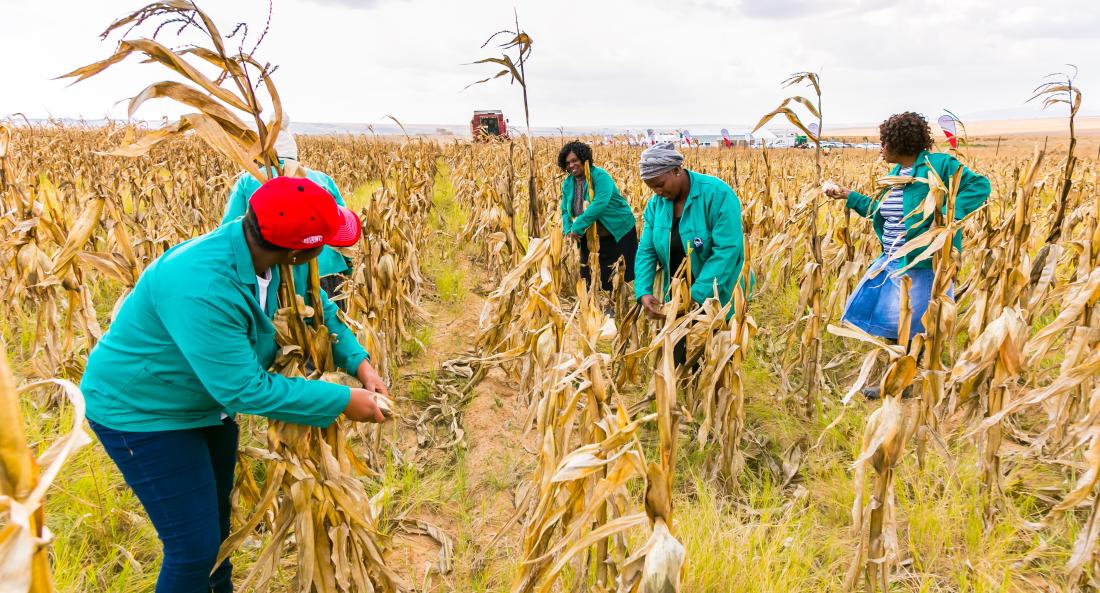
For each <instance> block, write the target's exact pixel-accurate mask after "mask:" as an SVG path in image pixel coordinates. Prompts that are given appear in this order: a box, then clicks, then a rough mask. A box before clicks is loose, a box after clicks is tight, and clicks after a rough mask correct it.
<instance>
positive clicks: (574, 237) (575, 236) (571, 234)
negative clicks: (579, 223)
mask: <svg viewBox="0 0 1100 593" xmlns="http://www.w3.org/2000/svg"><path fill="white" fill-rule="evenodd" d="M565 238H566V239H572V240H574V241H580V240H581V239H584V235H580V234H577V233H574V232H573V231H569V234H568V235H566V236H565Z"/></svg>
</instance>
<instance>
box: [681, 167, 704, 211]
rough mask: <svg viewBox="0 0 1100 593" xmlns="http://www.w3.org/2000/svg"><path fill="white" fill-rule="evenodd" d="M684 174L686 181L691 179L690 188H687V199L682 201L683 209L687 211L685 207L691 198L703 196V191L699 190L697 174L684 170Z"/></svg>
mask: <svg viewBox="0 0 1100 593" xmlns="http://www.w3.org/2000/svg"><path fill="white" fill-rule="evenodd" d="M684 172H685V173H687V174H688V179H691V187H690V188H688V197H687V199H685V200H684V209H685V210H686V209H687V205H688V204H690V203H691V200H692V198H698V197H699V196H701V195H703V190H701V189H699V186H700V185H701V183H700V178H699V174H698V173H696V172H695V171H689V170H687V169H684Z"/></svg>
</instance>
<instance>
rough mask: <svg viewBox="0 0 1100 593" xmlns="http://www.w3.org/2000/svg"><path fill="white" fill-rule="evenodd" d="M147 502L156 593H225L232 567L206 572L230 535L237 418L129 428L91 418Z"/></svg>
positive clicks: (229, 588)
mask: <svg viewBox="0 0 1100 593" xmlns="http://www.w3.org/2000/svg"><path fill="white" fill-rule="evenodd" d="M88 423H89V424H90V425H91V427H92V430H93V431H95V434H96V436H97V437H99V440H100V442H102V443H103V447H104V448H105V449H107V454H108V455H110V457H111V459H112V460H114V462H115V464H116V465H118V468H119V469H120V470H122V476H123V477H124V478H126V483H127V484H129V485H130V488H132V489H133V490H134V494H136V495H137V497H138V500H140V501H141V504H142V506H144V507H145V512H146V513H147V514H148V515H149V520H150V521H152V522H153V527H155V528H156V530H157V536H158V537H160V541H161V543H162V544H163V547H164V562H163V563H162V564H161V567H160V576H159V577H158V578H157V589H156V591H157V593H210V592H211V591H213V592H214V593H230V592H231V591H233V581H232V580H231V578H230V577H231V573H232V571H233V566H232V565H231V564H230V563H229V560H226V561H225V562H223V563H222V564H221V566H219V567H218V570H216V571H214V573H213V574H211V571H212V570H213V569H214V561H215V560H217V557H218V548H219V547H220V546H221V543H222V541H223V540H224V539H225V538H226V537H228V536H229V515H230V513H231V512H232V506H231V505H230V502H229V495H230V493H231V492H232V491H233V469H234V466H235V465H236V462H237V436H238V428H237V423H236V422H234V421H233V420H232V419H230V418H226V419H225V420H223V421H222V424H221V425H219V426H208V427H203V428H192V429H187V430H164V431H157V432H128V431H120V430H114V429H111V428H107V427H106V426H103V425H101V424H97V423H95V422H92V421H91V420H89V421H88Z"/></svg>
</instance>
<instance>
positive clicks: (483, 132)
mask: <svg viewBox="0 0 1100 593" xmlns="http://www.w3.org/2000/svg"><path fill="white" fill-rule="evenodd" d="M470 135H471V136H472V137H473V139H474V141H475V142H477V141H482V142H484V141H486V140H489V139H490V138H494V137H495V138H507V137H508V124H507V121H506V120H505V119H504V112H502V111H500V110H499V109H493V110H489V111H475V112H474V117H473V119H471V120H470Z"/></svg>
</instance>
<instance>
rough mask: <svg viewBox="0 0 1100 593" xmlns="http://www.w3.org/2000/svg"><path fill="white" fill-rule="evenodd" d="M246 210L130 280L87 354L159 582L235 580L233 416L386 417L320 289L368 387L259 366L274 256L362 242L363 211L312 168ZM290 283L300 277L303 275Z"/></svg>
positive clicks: (105, 430) (94, 412)
mask: <svg viewBox="0 0 1100 593" xmlns="http://www.w3.org/2000/svg"><path fill="white" fill-rule="evenodd" d="M249 204H250V208H249V211H248V213H247V214H246V215H245V216H244V217H243V218H241V219H238V220H235V221H233V222H230V223H228V224H226V225H224V226H222V227H220V228H218V229H217V230H215V231H213V232H211V233H208V234H206V235H203V236H201V237H198V238H196V239H192V240H190V241H187V242H185V243H182V244H180V245H177V246H175V247H173V248H171V249H169V250H168V251H166V252H165V253H164V255H162V256H161V257H159V258H158V259H157V260H156V261H155V262H153V264H152V265H150V266H149V267H148V268H147V269H146V270H145V272H144V273H143V274H142V275H141V277H140V278H139V279H138V282H137V285H136V286H134V289H133V292H131V294H130V295H129V296H128V297H127V298H126V300H125V301H124V302H123V304H122V307H121V308H120V309H119V311H118V315H117V317H116V318H115V320H114V322H113V323H112V324H111V326H110V328H109V330H108V331H107V333H106V334H105V335H104V336H103V339H102V340H100V342H99V343H98V344H97V345H96V347H95V348H94V349H93V350H92V352H91V354H90V355H89V356H88V364H87V368H86V370H85V373H84V377H83V379H82V381H81V387H82V389H83V391H84V396H85V398H86V400H87V405H88V419H89V424H90V425H91V427H92V430H93V431H95V433H96V435H97V436H98V437H99V440H100V441H101V442H102V443H103V446H104V447H105V448H106V449H107V453H108V455H110V457H111V459H113V460H114V462H115V463H116V464H117V465H118V467H119V469H120V470H121V471H122V475H123V477H125V478H126V482H127V483H128V484H129V485H130V487H131V488H133V490H134V492H135V493H136V494H137V496H138V499H139V500H140V501H141V503H142V505H143V506H144V507H145V510H146V512H147V513H148V515H149V518H150V520H151V521H152V522H153V526H154V527H156V530H157V535H158V536H159V537H160V539H161V542H162V543H163V546H164V562H163V564H162V566H161V572H160V576H159V577H158V579H157V588H156V590H157V592H158V593H166V592H170V593H176V592H181V591H187V592H199V591H214V592H215V593H226V592H229V591H232V581H231V579H230V576H231V575H230V573H231V570H232V568H231V566H230V564H229V562H228V561H226V562H224V563H223V564H222V565H221V566H219V567H218V569H217V570H216V571H214V572H213V573H211V571H212V570H213V569H214V561H215V560H216V558H217V554H218V548H219V546H220V545H221V542H222V540H224V539H225V538H226V536H227V535H228V533H229V515H230V511H231V505H230V501H229V495H230V492H231V491H232V489H233V471H234V464H235V461H236V458H237V424H236V423H235V422H234V420H233V415H234V414H236V413H243V414H255V415H259V416H266V417H268V418H273V419H276V420H284V421H287V422H295V423H299V424H307V425H310V426H327V425H329V424H330V423H332V422H333V420H335V419H336V418H337V417H338V416H340V415H341V414H343V415H344V416H346V417H347V418H349V419H351V420H356V421H368V422H382V421H384V420H385V415H384V413H383V409H382V408H380V407H379V404H378V402H376V401H375V397H374V395H373V394H372V392H378V393H382V394H386V395H388V390H387V388H386V386H385V384H384V383H383V382H382V380H381V378H380V377H379V376H378V373H377V372H375V370H374V368H373V367H372V366H371V364H370V360H369V357H368V356H367V353H366V351H364V350H363V348H362V346H360V345H359V343H358V342H357V341H356V340H355V336H354V335H353V334H352V333H351V331H349V330H348V328H347V327H346V326H345V325H344V324H343V323H342V322H341V321H340V320H339V318H338V317H337V315H336V307H335V306H334V305H333V304H332V302H330V301H329V300H328V298H327V297H326V296H325V295H324V294H322V296H321V301H322V302H321V306H322V308H323V310H324V314H325V320H326V321H327V322H328V323H329V330H330V331H331V332H332V333H333V334H334V342H333V345H332V350H333V358H334V359H335V361H336V364H337V366H339V367H341V368H343V369H345V370H347V371H348V372H349V373H352V374H354V375H356V376H357V377H358V378H359V380H360V381H362V383H363V385H364V387H365V389H351V388H348V387H345V386H342V385H335V384H332V383H325V382H322V381H310V380H306V379H301V378H287V377H283V376H280V375H276V374H273V373H270V372H268V370H267V369H268V368H269V367H270V365H271V363H272V361H274V359H275V354H276V351H277V350H278V345H277V344H276V343H275V327H274V326H273V325H272V319H273V318H274V315H275V311H276V309H277V307H278V303H277V299H278V296H277V295H278V286H279V264H291V265H295V264H301V263H305V262H308V261H309V260H311V259H313V258H316V257H317V255H318V254H319V253H320V252H321V249H322V248H323V247H324V246H325V245H332V246H337V247H342V246H349V245H353V244H355V243H356V242H357V241H358V240H359V234H360V232H361V229H360V225H359V220H358V218H356V216H355V214H354V213H352V212H351V211H350V210H348V209H346V208H343V207H340V206H338V205H337V204H336V202H335V200H334V199H333V197H332V195H331V194H329V193H328V192H327V191H325V190H324V189H322V188H321V187H320V186H318V185H317V184H315V183H313V182H312V181H310V180H308V179H300V178H291V177H278V178H275V179H273V180H271V181H268V182H267V183H265V184H264V185H263V186H262V187H261V188H260V189H259V190H257V191H256V192H255V194H253V196H252V198H251V200H250V201H249ZM297 286H300V287H303V288H304V287H305V283H304V282H301V281H299V282H298V283H297Z"/></svg>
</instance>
